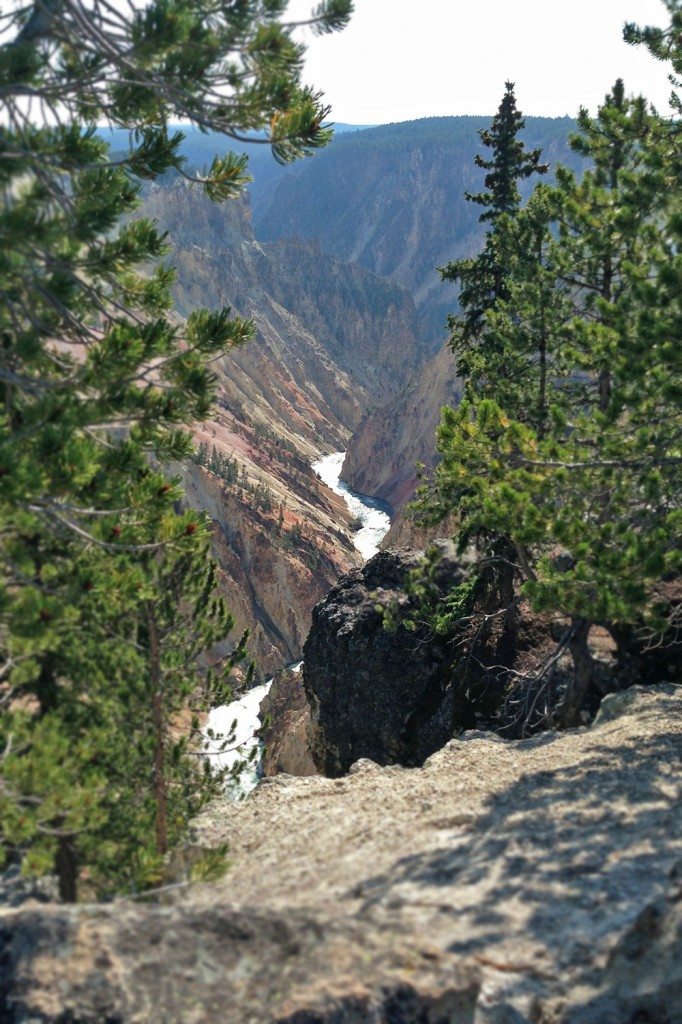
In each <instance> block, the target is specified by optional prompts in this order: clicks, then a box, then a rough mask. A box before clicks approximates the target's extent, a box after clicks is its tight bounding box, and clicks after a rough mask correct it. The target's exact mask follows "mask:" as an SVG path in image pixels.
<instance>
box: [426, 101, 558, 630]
mask: <svg viewBox="0 0 682 1024" xmlns="http://www.w3.org/2000/svg"><path fill="white" fill-rule="evenodd" d="M524 124H525V122H524V120H523V117H522V115H521V113H520V112H519V111H518V110H517V108H516V98H515V96H514V86H513V83H511V82H507V83H506V85H505V93H504V96H503V98H502V101H501V103H500V107H499V109H498V112H497V114H496V115H495V118H494V119H493V123H492V125H491V128H490V129H489V130H483V131H481V133H480V135H481V141H482V142H483V145H484V146H485V147H486V148H488V149H490V150H491V151H492V154H491V158H490V159H488V160H486V159H484V158H483V157H481V156H480V155H479V156H477V157H476V164H477V166H478V167H480V168H482V169H483V170H485V171H487V174H486V176H485V181H484V185H485V191H483V192H480V193H476V194H471V193H467V194H466V198H467V199H468V200H469V201H470V202H474V203H478V204H479V205H481V206H483V207H485V210H484V212H483V213H482V214H481V216H480V218H479V219H480V220H481V221H482V222H489V223H490V224H491V227H490V229H489V231H488V233H487V235H486V239H485V244H484V247H483V250H482V252H481V253H480V254H479V255H478V256H476V257H473V258H471V259H464V260H458V261H455V262H453V263H450V264H448V266H447V267H445V268H443V269H442V270H441V277H442V279H443V280H448V281H459V282H460V284H461V292H460V296H459V304H460V310H461V311H460V313H459V314H457V315H454V316H451V317H450V318H449V319H448V326H449V327H450V331H451V336H450V345H451V348H452V350H453V352H454V354H455V357H456V359H457V366H458V371H459V373H460V374H461V376H462V377H463V378H464V383H465V395H466V396H467V399H468V400H469V401H473V402H476V401H479V400H480V399H481V398H482V397H484V396H485V395H486V394H490V393H494V394H499V393H500V392H501V391H507V392H510V393H511V394H512V395H513V396H514V398H515V399H517V400H518V399H519V398H520V400H521V401H522V402H523V400H524V396H525V394H526V391H525V389H524V387H523V381H519V378H518V372H517V371H518V367H519V363H520V361H521V362H523V364H524V369H525V366H526V365H527V363H528V358H527V356H520V354H519V353H517V352H516V351H514V350H513V349H512V351H513V352H514V358H511V359H510V349H509V346H506V345H504V344H503V343H502V332H500V331H499V330H497V329H495V323H494V320H492V319H491V314H493V313H494V312H495V311H496V310H501V307H502V304H503V303H505V302H508V300H509V278H510V277H511V274H512V269H513V266H514V263H515V262H516V263H518V262H519V259H518V258H515V257H516V256H517V255H518V253H520V252H521V251H522V250H521V249H520V247H519V246H518V243H517V245H516V247H514V246H512V245H510V239H511V236H512V230H513V229H512V226H511V223H512V221H513V219H514V217H515V216H516V214H517V213H518V209H519V204H520V201H521V196H520V193H519V188H518V183H519V181H521V180H524V179H526V178H529V177H531V176H532V175H533V174H540V175H542V174H545V173H546V172H547V169H548V168H547V165H545V164H541V163H540V156H541V151H540V150H539V149H536V150H532V151H530V152H528V151H527V150H526V148H525V146H524V143H523V141H522V140H521V139H520V138H518V135H519V133H520V132H521V131H522V129H523V127H524ZM521 261H523V257H521ZM516 321H517V315H516V313H515V312H514V313H512V325H515V324H516ZM491 326H492V328H493V329H490V328H491ZM460 497H463V494H462V495H461V496H460ZM460 497H457V498H455V496H454V495H453V494H450V495H449V497H448V502H450V501H452V500H453V499H454V500H455V503H456V504H458V503H459V500H460ZM439 507H440V503H439ZM486 546H487V548H488V551H489V555H490V571H488V572H487V574H486V576H487V581H486V587H487V589H488V590H489V591H490V592H491V601H493V602H495V601H499V603H500V604H501V605H503V606H504V607H506V608H507V614H506V616H505V628H506V631H507V633H508V634H509V643H510V644H511V643H513V642H514V635H515V631H516V625H517V612H516V605H515V601H514V593H513V588H514V576H515V557H514V554H513V550H512V546H511V544H510V542H509V539H508V538H506V537H503V536H493V535H492V534H490V535H488V536H487V537H486ZM493 595H495V596H493Z"/></svg>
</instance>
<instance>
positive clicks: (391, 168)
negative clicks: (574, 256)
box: [256, 117, 579, 352]
mask: <svg viewBox="0 0 682 1024" xmlns="http://www.w3.org/2000/svg"><path fill="white" fill-rule="evenodd" d="M489 124H490V118H489V117H438V118H424V119H422V120H419V121H408V122H404V123H402V124H392V125H382V126H380V127H378V128H374V129H367V130H365V131H363V132H359V133H355V134H352V135H346V136H343V137H341V138H339V139H337V140H336V141H335V143H334V145H333V146H332V147H330V149H329V150H327V151H324V152H322V153H321V154H319V155H318V156H316V157H315V159H314V160H312V161H308V162H305V163H303V164H300V165H298V166H295V167H293V168H291V170H289V171H288V172H287V173H286V174H285V175H284V176H283V177H282V179H281V180H280V182H279V184H278V185H277V187H276V188H275V189H274V191H273V193H272V198H271V199H268V201H267V202H265V203H263V204H259V208H258V210H257V215H256V234H257V235H258V237H259V238H260V239H264V240H265V241H273V240H275V239H281V238H293V237H299V238H303V239H319V241H320V244H321V246H322V247H323V249H324V250H325V251H326V252H329V253H332V254H333V255H335V256H338V257H339V258H340V259H343V260H349V261H356V262H358V263H359V264H361V265H362V266H363V267H366V268H367V269H368V270H371V271H372V272H373V273H375V274H378V275H379V276H381V277H385V278H389V279H390V280H392V281H395V282H397V283H398V284H400V285H402V286H403V287H405V288H407V289H408V291H409V292H410V293H411V294H412V296H413V298H414V300H415V303H416V304H417V307H418V311H419V314H420V322H421V324H422V328H423V331H424V334H425V337H426V338H427V339H428V341H429V343H430V344H431V346H432V348H431V351H432V352H435V351H436V350H437V348H438V347H439V346H440V344H441V343H442V341H443V339H444V334H445V332H444V326H443V325H444V323H445V317H446V314H447V313H448V312H451V311H452V310H453V309H455V308H456V300H457V291H456V289H455V288H454V286H452V285H450V286H446V285H443V284H442V283H441V282H440V277H439V275H438V272H437V269H436V268H437V267H439V266H443V265H444V264H445V263H447V262H448V261H449V260H451V259H455V258H458V257H460V256H466V255H470V254H471V253H473V252H475V251H476V249H477V247H478V245H479V242H480V238H481V236H482V233H483V228H482V227H481V225H480V224H479V223H478V217H479V214H480V212H481V211H480V208H479V207H477V206H475V205H474V204H471V203H467V202H466V201H465V199H464V193H465V192H466V191H474V192H476V191H478V190H479V188H480V186H481V185H482V172H481V171H480V170H479V169H478V168H476V166H475V165H474V155H475V154H476V153H477V152H478V151H479V150H480V148H481V144H480V139H479V137H478V130H479V129H480V128H484V127H488V126H489ZM572 127H573V122H572V121H571V120H570V119H569V118H534V117H529V118H527V127H526V130H525V133H524V141H525V142H526V144H527V145H528V146H529V147H532V148H534V147H536V146H542V148H543V156H544V159H545V160H546V161H547V162H549V163H550V165H554V164H556V163H557V162H561V163H564V164H567V165H568V166H570V167H577V166H579V158H577V157H576V156H575V154H573V153H572V152H571V151H570V149H569V147H568V145H567V138H566V137H567V135H568V132H569V131H570V130H571V129H572ZM528 187H530V186H528Z"/></svg>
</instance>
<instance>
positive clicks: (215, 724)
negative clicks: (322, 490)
mask: <svg viewBox="0 0 682 1024" xmlns="http://www.w3.org/2000/svg"><path fill="white" fill-rule="evenodd" d="M345 457H346V453H345V452H333V453H332V454H331V455H325V457H324V458H322V459H319V460H318V461H317V462H314V463H313V466H312V468H313V470H314V471H315V473H317V475H318V476H319V478H320V480H322V482H323V483H325V484H326V485H327V487H330V488H331V490H332V491H334V493H335V494H340V495H341V497H342V498H343V500H344V501H345V502H346V504H347V505H348V508H349V509H350V511H351V514H352V515H353V516H355V517H356V518H357V519H358V520H360V522H361V523H362V526H361V528H360V529H359V530H357V531H356V532H355V533H354V534H353V543H354V544H355V547H356V548H357V549H358V551H359V552H360V554H361V555H362V556H363V558H364V559H365V561H366V560H367V559H369V558H371V557H372V556H373V555H376V553H377V551H378V550H379V544H380V543H381V541H382V540H383V538H384V537H385V536H386V534H387V533H388V530H389V527H390V525H391V515H390V508H389V506H388V505H387V504H386V503H385V502H383V501H380V500H379V499H378V498H370V497H368V496H367V495H364V494H356V493H355V491H351V489H350V487H349V486H348V484H347V483H345V481H343V480H342V479H341V467H342V466H343V460H344V459H345ZM302 664H303V662H302V661H299V662H297V663H296V664H295V665H290V666H289V668H291V669H292V670H293V671H294V672H299V671H300V669H301V665H302ZM271 686H272V679H268V681H267V682H266V683H262V685H261V686H255V687H254V688H253V689H252V690H247V692H246V693H244V694H242V696H241V697H240V698H239V699H238V700H233V701H232V702H231V703H230V704H224V705H223V706H222V707H220V708H214V709H213V710H212V711H211V713H210V714H209V716H208V721H207V723H206V728H205V730H204V736H205V741H206V742H205V745H204V753H205V754H206V756H207V757H210V759H211V762H212V763H213V764H215V766H216V767H219V768H233V767H234V766H235V765H236V764H237V763H238V762H239V761H246V762H247V764H246V766H245V767H244V768H242V770H241V771H240V772H239V774H238V775H237V776H236V777H233V778H232V780H231V782H230V783H229V784H228V787H227V792H226V795H227V796H228V797H230V798H231V799H233V800H242V799H244V797H245V796H248V794H249V793H250V792H251V790H253V789H255V788H256V786H257V785H258V782H259V780H260V777H261V772H262V760H263V758H262V751H263V744H262V742H261V740H260V739H259V738H258V737H257V736H256V732H257V731H258V729H259V728H260V724H261V723H260V719H259V717H258V712H259V711H260V705H261V701H262V700H263V699H264V698H265V697H266V696H267V694H268V692H269V691H270V687H271ZM233 728H234V736H233V738H232V739H231V740H230V742H229V743H228V745H227V749H225V750H224V751H223V752H222V753H218V751H219V750H220V747H221V746H222V741H220V740H211V739H210V738H209V736H208V733H209V731H210V732H213V733H214V734H215V735H223V736H225V737H227V736H229V735H230V734H231V731H232V729H233Z"/></svg>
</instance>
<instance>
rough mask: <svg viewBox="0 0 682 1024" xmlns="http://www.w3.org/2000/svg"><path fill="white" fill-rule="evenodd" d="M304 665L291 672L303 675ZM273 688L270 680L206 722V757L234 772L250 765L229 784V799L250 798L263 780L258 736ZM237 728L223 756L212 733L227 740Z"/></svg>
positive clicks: (215, 713) (224, 706) (225, 707)
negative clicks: (263, 708)
mask: <svg viewBox="0 0 682 1024" xmlns="http://www.w3.org/2000/svg"><path fill="white" fill-rule="evenodd" d="M302 664H303V662H302V661H298V662H296V664H295V665H289V668H290V669H291V670H292V671H293V672H300V670H301V665H302ZM271 686H272V679H268V681H267V682H266V683H262V684H261V685H260V686H254V687H253V689H252V690H247V691H246V693H243V694H242V695H241V697H239V699H238V700H233V701H232V702H231V703H230V704H223V706H222V707H220V708H213V710H212V711H211V712H210V714H209V716H208V721H207V722H206V726H205V729H204V736H205V740H206V742H205V744H204V753H205V754H206V756H207V757H210V759H211V763H212V764H213V765H215V767H216V768H233V767H234V766H235V765H236V764H237V763H238V762H239V761H246V762H247V764H246V766H245V767H244V768H242V770H241V771H240V772H239V774H238V775H237V776H236V777H235V778H233V779H232V780H231V781H230V782H229V783H228V787H227V795H228V796H231V797H232V798H233V799H234V800H240V799H241V798H242V797H245V796H247V794H248V793H250V792H251V790H252V789H255V788H256V786H257V785H258V782H259V780H260V777H261V761H262V751H263V744H262V742H261V740H260V739H258V737H257V736H256V731H257V730H258V729H259V728H260V724H261V723H260V719H259V717H258V712H259V710H260V704H261V701H262V700H263V699H264V698H265V697H266V696H267V694H268V692H269V690H270V687H271ZM233 728H234V736H233V737H232V738H231V739H230V742H229V743H228V744H227V747H226V749H225V750H224V751H223V752H222V753H220V752H219V751H220V748H221V746H222V745H223V742H224V740H220V739H216V740H211V739H209V737H208V733H209V731H210V732H213V733H214V735H216V736H221V735H222V736H223V737H225V738H227V737H229V736H230V735H231V731H232V729H233ZM254 751H255V753H254Z"/></svg>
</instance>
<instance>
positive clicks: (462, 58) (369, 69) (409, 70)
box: [290, 0, 670, 124]
mask: <svg viewBox="0 0 682 1024" xmlns="http://www.w3.org/2000/svg"><path fill="white" fill-rule="evenodd" d="M312 6H313V0H292V3H291V6H290V12H291V13H295V14H296V15H298V14H299V13H304V12H309V11H310V9H311V7H312ZM355 8H356V9H355V14H354V16H353V19H352V21H351V23H350V25H349V26H348V28H347V29H345V31H343V32H340V33H338V34H336V35H332V36H323V37H311V36H310V35H309V34H307V35H306V42H307V44H308V46H309V51H308V60H307V70H306V76H305V80H306V82H308V83H309V84H312V85H314V86H315V87H316V88H318V89H322V90H323V92H324V93H325V96H326V99H327V102H329V103H331V105H332V117H333V118H334V119H335V120H337V121H348V122H351V123H354V124H382V123H385V122H389V121H406V120H410V119H412V118H417V117H427V116H429V115H435V114H490V113H492V112H493V111H494V110H496V109H497V106H498V104H499V100H500V97H501V95H502V91H503V88H504V82H505V80H506V79H511V81H513V82H515V83H516V95H517V100H518V103H519V106H520V107H521V109H522V110H523V111H524V113H527V114H544V115H550V116H561V115H563V114H570V115H574V114H575V113H576V112H577V110H578V107H579V106H580V105H581V104H582V105H584V106H587V107H589V108H590V109H592V110H594V108H595V107H596V105H597V104H598V103H599V102H600V101H601V100H602V98H603V96H604V94H605V93H606V92H607V91H608V90H609V88H610V87H611V85H612V84H613V82H614V81H615V79H616V78H618V77H621V78H623V79H624V80H625V86H626V89H627V90H628V92H643V93H644V94H645V95H646V96H647V97H648V98H649V99H650V100H652V101H653V102H654V103H655V104H656V105H657V106H658V107H659V109H660V110H661V111H666V112H667V110H668V105H667V100H668V96H669V94H670V86H669V84H668V82H667V79H666V71H665V68H664V66H663V65H662V64H660V63H658V62H657V61H655V60H653V58H652V57H650V56H649V54H648V52H647V51H646V50H644V49H643V48H640V47H632V46H627V45H626V44H625V43H624V42H623V41H622V26H623V23H624V22H625V21H635V22H639V23H640V24H659V25H664V24H665V23H666V10H665V7H664V5H663V4H662V3H661V2H660V0H563V2H561V0H355Z"/></svg>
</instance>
